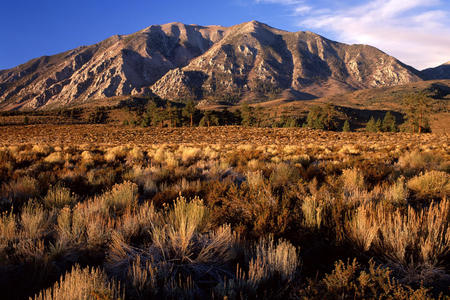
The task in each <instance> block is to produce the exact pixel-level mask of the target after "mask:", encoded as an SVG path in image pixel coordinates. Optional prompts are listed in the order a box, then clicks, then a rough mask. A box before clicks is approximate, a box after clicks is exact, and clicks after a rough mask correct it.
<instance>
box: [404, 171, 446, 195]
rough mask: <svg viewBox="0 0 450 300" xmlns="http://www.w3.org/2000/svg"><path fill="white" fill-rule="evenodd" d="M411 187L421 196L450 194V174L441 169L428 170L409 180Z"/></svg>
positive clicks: (409, 186) (408, 183) (408, 184)
mask: <svg viewBox="0 0 450 300" xmlns="http://www.w3.org/2000/svg"><path fill="white" fill-rule="evenodd" d="M407 186H408V188H409V189H411V190H412V191H414V193H415V194H416V196H418V197H419V198H421V199H423V198H431V199H433V198H436V197H441V198H442V197H448V196H450V175H449V174H448V173H446V172H441V171H427V172H425V173H422V174H420V175H418V176H415V177H414V178H411V179H410V180H409V181H408V182H407Z"/></svg>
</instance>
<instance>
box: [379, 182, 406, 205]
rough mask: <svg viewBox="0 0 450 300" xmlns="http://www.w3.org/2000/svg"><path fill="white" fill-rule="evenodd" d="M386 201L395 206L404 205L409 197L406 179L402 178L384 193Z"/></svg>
mask: <svg viewBox="0 0 450 300" xmlns="http://www.w3.org/2000/svg"><path fill="white" fill-rule="evenodd" d="M384 194H385V197H386V200H387V201H388V202H391V203H393V204H394V205H404V204H406V201H407V199H408V196H409V190H408V188H407V186H406V183H405V177H403V176H400V177H399V178H398V179H397V181H396V182H395V183H394V184H393V185H392V186H390V187H389V188H388V189H386V190H385V192H384Z"/></svg>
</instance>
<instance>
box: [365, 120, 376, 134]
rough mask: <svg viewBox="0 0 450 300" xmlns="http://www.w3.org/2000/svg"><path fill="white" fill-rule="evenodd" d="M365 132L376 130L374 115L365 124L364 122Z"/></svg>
mask: <svg viewBox="0 0 450 300" xmlns="http://www.w3.org/2000/svg"><path fill="white" fill-rule="evenodd" d="M366 132H376V127H375V119H374V117H372V118H370V120H369V122H367V124H366Z"/></svg>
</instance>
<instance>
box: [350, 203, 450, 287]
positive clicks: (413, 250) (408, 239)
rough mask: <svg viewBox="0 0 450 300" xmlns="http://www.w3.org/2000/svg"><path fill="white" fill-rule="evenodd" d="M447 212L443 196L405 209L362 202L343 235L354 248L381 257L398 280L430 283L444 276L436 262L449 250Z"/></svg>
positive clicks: (449, 239)
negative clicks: (420, 206) (437, 201)
mask: <svg viewBox="0 0 450 300" xmlns="http://www.w3.org/2000/svg"><path fill="white" fill-rule="evenodd" d="M449 213H450V211H449V203H448V201H447V200H443V201H442V202H441V203H440V204H434V203H432V204H431V205H430V207H429V208H423V209H422V211H421V212H416V211H415V210H414V209H413V208H411V207H409V208H408V209H407V212H405V213H403V212H402V211H401V210H400V209H397V210H395V211H394V212H391V211H389V210H388V209H387V208H386V207H384V206H383V205H382V204H378V205H372V204H366V205H365V206H362V207H359V208H358V210H357V211H356V213H355V214H354V216H353V220H352V221H350V222H348V223H347V224H346V225H347V226H346V230H347V236H348V238H349V239H350V242H351V243H352V244H353V245H354V246H355V247H356V248H357V249H358V250H360V251H362V252H365V253H370V254H374V255H376V256H377V257H380V258H381V259H382V260H384V261H385V262H386V264H387V265H388V266H389V267H390V268H391V269H392V270H393V271H394V273H395V275H396V277H397V278H398V279H399V280H400V281H401V282H402V283H406V284H419V283H421V282H423V283H425V284H427V285H430V284H433V283H437V282H439V281H442V280H447V279H448V275H447V274H446V273H445V272H444V270H443V268H442V267H441V266H440V263H441V260H442V259H443V258H444V256H445V255H446V254H447V253H448V251H449V250H450V230H449V226H448V221H447V220H448V217H449Z"/></svg>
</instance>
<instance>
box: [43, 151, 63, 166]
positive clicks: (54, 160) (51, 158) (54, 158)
mask: <svg viewBox="0 0 450 300" xmlns="http://www.w3.org/2000/svg"><path fill="white" fill-rule="evenodd" d="M44 161H45V162H46V163H49V164H60V163H63V162H64V159H63V157H62V155H61V152H53V153H50V154H49V155H48V156H47V157H46V158H44Z"/></svg>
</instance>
